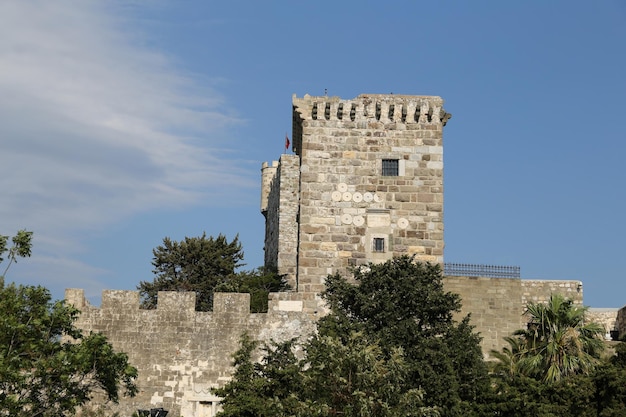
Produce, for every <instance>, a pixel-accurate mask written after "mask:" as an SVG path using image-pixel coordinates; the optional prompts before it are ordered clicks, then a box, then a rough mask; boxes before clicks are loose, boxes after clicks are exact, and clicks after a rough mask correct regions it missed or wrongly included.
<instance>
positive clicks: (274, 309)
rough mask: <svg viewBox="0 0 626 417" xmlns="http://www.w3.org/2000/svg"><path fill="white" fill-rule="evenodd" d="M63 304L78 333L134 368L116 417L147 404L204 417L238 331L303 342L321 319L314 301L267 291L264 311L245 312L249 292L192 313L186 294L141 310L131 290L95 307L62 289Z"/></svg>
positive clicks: (111, 293) (113, 293)
mask: <svg viewBox="0 0 626 417" xmlns="http://www.w3.org/2000/svg"><path fill="white" fill-rule="evenodd" d="M65 299H66V302H67V303H68V304H71V305H73V306H75V307H76V308H78V309H79V310H80V315H79V317H78V319H77V321H76V326H77V327H78V328H80V329H82V330H83V331H84V332H85V333H89V332H92V331H93V332H100V333H103V334H104V335H105V336H107V338H108V340H109V341H110V342H111V343H112V344H113V346H114V348H115V349H116V350H118V351H121V352H125V353H126V354H128V357H129V362H130V363H131V364H132V365H133V366H135V367H137V369H138V371H139V378H138V380H137V385H138V386H139V387H140V392H139V394H138V395H137V397H135V398H132V399H124V401H123V404H121V405H120V407H119V408H116V411H118V412H120V414H121V415H130V414H132V413H133V412H134V411H135V410H136V409H139V408H141V409H144V408H153V407H164V408H165V409H168V410H170V412H171V413H172V414H174V415H206V410H204V408H206V407H211V406H213V405H214V404H215V403H216V402H217V401H219V399H218V398H216V397H215V396H213V395H212V393H211V387H215V386H218V385H221V384H223V383H224V382H226V381H227V380H228V379H229V378H230V375H231V373H232V366H231V363H232V354H233V353H234V352H235V351H236V350H237V349H238V347H239V341H240V338H241V336H242V334H244V333H247V334H248V335H249V336H250V337H252V338H253V339H256V340H261V341H266V342H269V341H270V340H277V341H280V340H287V339H291V338H294V337H302V338H306V337H308V336H309V335H310V334H312V332H314V330H315V321H316V319H317V317H318V316H319V315H321V314H323V311H321V310H320V308H319V307H318V305H319V304H321V303H320V299H319V296H318V295H317V294H306V293H276V294H270V296H269V310H268V312H267V313H250V295H249V294H237V293H215V294H214V300H213V311H211V312H205V311H195V304H196V295H195V293H193V292H159V296H158V304H157V307H156V308H155V309H152V310H146V309H142V308H141V307H140V297H139V293H138V292H137V291H117V290H106V291H103V292H102V304H101V306H100V307H94V306H92V305H90V304H89V302H88V301H87V300H86V299H85V295H84V291H83V290H82V289H68V290H66V292H65ZM203 410H204V411H203ZM203 413H204V414H203Z"/></svg>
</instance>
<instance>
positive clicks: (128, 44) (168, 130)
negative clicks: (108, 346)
mask: <svg viewBox="0 0 626 417" xmlns="http://www.w3.org/2000/svg"><path fill="white" fill-rule="evenodd" d="M625 45H626V3H623V2H621V1H604V2H597V3H593V4H592V3H589V2H582V1H576V0H575V1H570V0H568V1H551V2H497V1H480V0H477V1H472V2H450V1H441V2H425V1H390V2H380V1H376V2H374V1H362V2H335V1H316V2H307V3H305V2H297V1H290V2H286V1H276V2H256V1H229V2H217V1H208V0H206V1H200V0H198V1H194V0H179V1H174V0H171V1H166V0H160V1H152V2H138V1H131V0H128V1H123V0H115V1H110V2H97V1H81V0H76V1H72V0H59V1H55V2H46V1H36V0H32V1H30V0H29V1H24V0H8V1H3V2H2V3H0V97H1V98H2V99H1V100H0V169H1V170H2V171H1V172H2V175H1V177H0V178H2V179H1V180H0V183H1V184H2V197H1V198H0V201H1V203H0V233H1V234H12V233H14V231H16V230H18V229H21V228H27V229H30V230H33V231H34V232H35V247H34V252H33V257H32V258H31V259H29V260H24V261H20V262H19V263H18V264H17V265H15V266H13V267H12V269H11V270H10V271H9V274H8V278H9V279H11V280H15V281H17V282H20V283H29V284H42V285H46V286H47V287H49V288H50V289H51V290H52V292H53V295H54V296H55V297H57V298H61V297H62V296H63V289H64V288H67V287H73V288H84V289H85V291H86V293H87V295H88V297H89V298H90V299H91V300H92V301H93V302H94V303H96V304H97V303H98V302H99V297H100V293H101V290H102V289H134V288H135V287H136V285H137V284H138V283H139V281H141V280H150V279H152V273H151V264H150V261H151V259H152V249H153V248H154V247H156V246H157V245H159V244H160V243H161V241H162V239H163V237H165V236H169V237H171V238H172V239H176V240H179V239H182V238H184V237H185V236H198V235H201V234H202V232H203V231H206V232H207V234H209V235H217V234H219V233H223V234H225V235H227V236H228V237H229V238H233V237H234V236H235V235H236V234H239V237H240V239H241V241H242V243H243V246H244V251H245V255H246V262H247V264H248V266H249V267H250V268H253V267H256V266H259V265H261V263H262V260H263V252H262V247H263V231H264V225H263V217H262V215H261V214H260V212H259V198H260V197H259V185H260V178H259V175H260V166H261V163H262V162H263V161H271V160H273V159H277V158H278V157H279V156H280V153H281V152H282V148H283V142H284V136H285V133H286V132H288V133H289V134H291V96H292V94H294V93H295V94H297V95H298V96H302V95H304V94H311V95H323V94H324V91H325V90H327V91H328V94H329V95H333V96H340V97H343V98H353V97H356V96H357V95H359V94H361V93H391V92H393V93H395V94H417V95H439V96H442V97H443V98H444V100H445V101H446V105H445V108H446V110H447V111H448V112H450V113H452V115H453V117H452V119H451V120H450V122H449V123H448V125H447V126H446V130H445V132H444V159H445V227H446V232H445V240H446V250H445V259H446V261H447V262H469V263H486V264H497V265H519V266H520V267H521V270H522V276H523V277H524V278H528V279H579V280H583V282H584V294H585V303H586V304H588V305H591V306H593V307H621V306H623V305H625V304H626V274H625V273H624V268H623V265H622V263H621V257H622V256H624V250H625V249H626V245H625V244H624V236H626V223H625V222H624V220H623V215H624V213H626V193H625V192H624V186H623V184H624V183H625V182H626V174H625V170H624V163H623V162H622V159H623V155H624V153H625V151H626V144H625V142H626V141H625V139H626V137H625V133H624V128H623V121H624V120H626V101H625V98H626V81H625V79H624V74H626V51H625V48H626V47H625Z"/></svg>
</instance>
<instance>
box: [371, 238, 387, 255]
mask: <svg viewBox="0 0 626 417" xmlns="http://www.w3.org/2000/svg"><path fill="white" fill-rule="evenodd" d="M372 251H373V252H384V251H385V238H382V237H375V238H374V240H373V241H372Z"/></svg>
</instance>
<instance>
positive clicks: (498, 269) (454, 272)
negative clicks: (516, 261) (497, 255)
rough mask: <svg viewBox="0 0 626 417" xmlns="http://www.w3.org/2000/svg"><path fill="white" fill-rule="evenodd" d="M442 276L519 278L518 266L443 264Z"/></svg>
mask: <svg viewBox="0 0 626 417" xmlns="http://www.w3.org/2000/svg"><path fill="white" fill-rule="evenodd" d="M443 274H444V275H447V276H457V277H487V278H520V277H521V270H520V267H519V266H501V265H478V264H459V263H448V262H446V263H444V264H443Z"/></svg>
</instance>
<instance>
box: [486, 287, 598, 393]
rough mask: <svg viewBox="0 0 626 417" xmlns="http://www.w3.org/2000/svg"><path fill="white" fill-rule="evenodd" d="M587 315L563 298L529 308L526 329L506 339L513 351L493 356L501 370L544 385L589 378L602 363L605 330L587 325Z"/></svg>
mask: <svg viewBox="0 0 626 417" xmlns="http://www.w3.org/2000/svg"><path fill="white" fill-rule="evenodd" d="M586 311H587V308H586V307H582V306H576V305H574V303H573V301H572V300H569V299H565V298H564V297H563V296H562V295H560V294H552V295H551V296H550V300H549V301H548V302H547V303H530V304H528V306H527V307H526V311H525V314H526V315H527V317H528V320H529V321H528V326H527V328H526V329H520V330H518V331H516V332H515V333H514V335H513V337H512V338H509V339H507V341H508V343H509V345H510V348H507V349H505V350H504V351H503V352H501V353H499V352H494V355H495V356H496V357H497V358H498V359H499V360H500V366H499V368H498V369H500V370H501V369H502V368H503V367H508V368H509V369H511V370H513V371H514V372H518V373H521V374H523V375H525V376H528V377H531V378H535V379H537V380H541V381H544V382H556V381H559V380H561V379H563V378H565V377H567V376H571V375H575V374H580V373H584V374H588V373H589V372H591V371H592V370H593V369H594V368H595V366H596V365H598V364H599V363H600V362H599V358H600V355H601V353H602V352H603V350H604V342H603V341H602V335H603V334H604V328H603V327H602V326H601V325H599V324H597V323H594V322H587V321H585V313H586Z"/></svg>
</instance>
